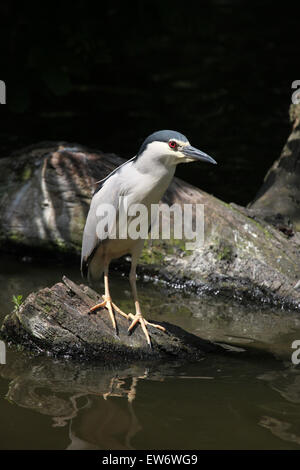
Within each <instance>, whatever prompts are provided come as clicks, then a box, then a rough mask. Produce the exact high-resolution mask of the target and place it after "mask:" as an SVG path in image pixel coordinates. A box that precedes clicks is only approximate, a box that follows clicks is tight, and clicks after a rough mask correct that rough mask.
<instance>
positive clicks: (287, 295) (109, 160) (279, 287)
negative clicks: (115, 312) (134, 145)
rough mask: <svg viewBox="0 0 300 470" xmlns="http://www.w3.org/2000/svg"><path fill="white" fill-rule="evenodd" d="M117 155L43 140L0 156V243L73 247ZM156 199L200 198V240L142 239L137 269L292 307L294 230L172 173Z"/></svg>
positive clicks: (299, 272)
mask: <svg viewBox="0 0 300 470" xmlns="http://www.w3.org/2000/svg"><path fill="white" fill-rule="evenodd" d="M123 161H124V160H123V159H121V158H119V157H117V156H115V155H113V154H108V155H106V154H103V153H101V152H96V151H89V150H88V149H86V148H84V147H81V146H79V145H77V144H76V145H75V144H66V143H60V144H54V143H52V144H51V143H48V144H47V143H44V144H40V145H37V146H33V147H30V148H28V149H24V150H23V151H20V152H19V153H18V154H16V155H15V158H14V159H12V158H11V157H9V158H4V159H1V160H0V188H1V193H0V236H1V242H2V246H4V245H5V243H13V244H15V245H16V244H19V245H20V247H21V249H22V247H26V246H27V247H30V249H34V248H43V249H47V250H53V251H54V250H55V252H57V251H59V252H63V253H66V254H67V253H73V254H74V253H75V254H79V253H80V249H81V237H82V231H83V228H84V224H85V219H86V215H87V212H88V208H89V203H90V199H91V196H92V193H93V191H94V188H95V183H96V182H97V181H98V180H100V179H102V178H103V177H105V176H106V175H107V174H108V173H109V172H110V171H111V170H113V169H114V168H115V167H116V166H118V165H120V164H121V163H123ZM163 202H166V203H167V204H168V205H169V206H170V205H172V204H174V203H175V202H176V203H178V204H180V205H181V206H183V205H184V204H188V203H193V204H195V203H199V204H203V205H204V215H205V237H204V243H203V244H201V243H198V245H197V246H196V248H195V249H194V250H193V251H192V252H188V251H186V250H185V240H174V239H172V238H171V240H162V241H159V240H154V241H152V242H149V244H148V246H146V247H145V249H144V252H143V255H142V258H141V262H142V266H141V268H142V269H141V268H140V272H144V273H147V274H149V273H150V274H151V275H156V274H157V275H158V276H159V278H160V279H164V280H167V281H168V282H171V283H172V282H176V283H177V282H180V283H182V282H184V283H188V285H189V286H190V288H192V287H193V288H195V289H196V290H197V289H200V291H201V290H205V292H213V293H219V292H221V293H225V294H226V295H230V296H234V297H235V298H237V299H245V298H247V299H256V300H258V301H263V302H271V303H275V304H279V305H281V306H287V307H291V308H297V309H299V308H300V281H299V280H300V261H299V247H300V232H294V233H293V234H290V233H287V232H284V231H281V230H280V227H279V228H277V227H274V226H273V225H272V224H270V223H267V222H266V221H265V220H264V219H263V218H262V217H261V216H260V211H259V210H258V211H257V212H256V210H255V209H254V208H248V209H247V208H243V207H240V206H237V205H235V204H226V203H224V202H222V201H220V200H219V199H217V198H215V197H213V196H211V195H209V194H207V193H205V192H204V191H201V190H200V189H197V188H195V187H193V186H191V185H189V184H187V183H185V182H183V181H180V180H179V179H177V178H174V180H173V182H172V184H171V185H170V187H169V189H168V190H167V192H166V194H165V197H164V199H163ZM291 235H292V236H291Z"/></svg>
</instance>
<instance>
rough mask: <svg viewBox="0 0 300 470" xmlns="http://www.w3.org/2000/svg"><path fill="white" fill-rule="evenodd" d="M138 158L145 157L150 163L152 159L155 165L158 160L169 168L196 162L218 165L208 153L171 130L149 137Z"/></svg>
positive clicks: (155, 133)
mask: <svg viewBox="0 0 300 470" xmlns="http://www.w3.org/2000/svg"><path fill="white" fill-rule="evenodd" d="M137 156H138V157H139V156H143V159H147V160H148V161H149V160H150V159H151V161H152V162H153V163H154V162H155V160H157V161H160V162H161V163H165V164H166V165H168V166H173V165H178V163H189V162H195V161H202V162H208V163H214V164H216V163H217V162H216V161H215V160H214V159H213V158H212V157H210V156H209V155H207V154H206V153H204V152H202V151H201V150H198V149H197V148H195V147H192V145H191V144H190V143H189V141H188V139H187V138H186V137H185V136H184V135H183V134H180V133H179V132H176V131H169V130H165V131H158V132H154V133H153V134H151V135H150V136H149V137H147V139H146V140H145V141H144V143H143V144H142V146H141V148H140V150H139V152H138V154H137Z"/></svg>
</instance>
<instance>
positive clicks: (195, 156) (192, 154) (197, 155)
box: [181, 145, 217, 165]
mask: <svg viewBox="0 0 300 470" xmlns="http://www.w3.org/2000/svg"><path fill="white" fill-rule="evenodd" d="M181 152H182V153H183V154H184V155H185V156H186V157H188V158H190V159H192V160H195V161H197V160H199V161H201V162H208V163H213V164H214V165H216V164H217V162H216V160H214V159H213V158H212V157H210V156H209V155H207V154H206V153H204V152H201V150H198V149H196V148H195V147H192V146H191V145H187V146H186V147H183V148H182V149H181Z"/></svg>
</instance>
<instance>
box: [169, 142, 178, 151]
mask: <svg viewBox="0 0 300 470" xmlns="http://www.w3.org/2000/svg"><path fill="white" fill-rule="evenodd" d="M169 147H171V149H176V147H177V142H175V140H170V141H169Z"/></svg>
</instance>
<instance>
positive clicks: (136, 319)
mask: <svg viewBox="0 0 300 470" xmlns="http://www.w3.org/2000/svg"><path fill="white" fill-rule="evenodd" d="M127 318H130V319H131V320H132V322H131V325H130V326H129V328H128V334H130V333H131V331H132V330H133V328H134V327H135V326H136V324H137V323H140V325H141V327H142V330H143V332H144V335H145V336H146V340H147V343H148V344H149V346H150V348H151V347H152V346H151V339H150V335H149V333H148V330H147V325H149V326H152V327H153V328H157V329H158V330H161V331H166V329H165V328H164V327H163V326H161V325H156V324H155V323H150V322H149V321H148V320H146V319H145V318H144V317H143V315H142V314H141V313H136V314H135V315H133V314H132V313H129V314H128V315H127Z"/></svg>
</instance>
